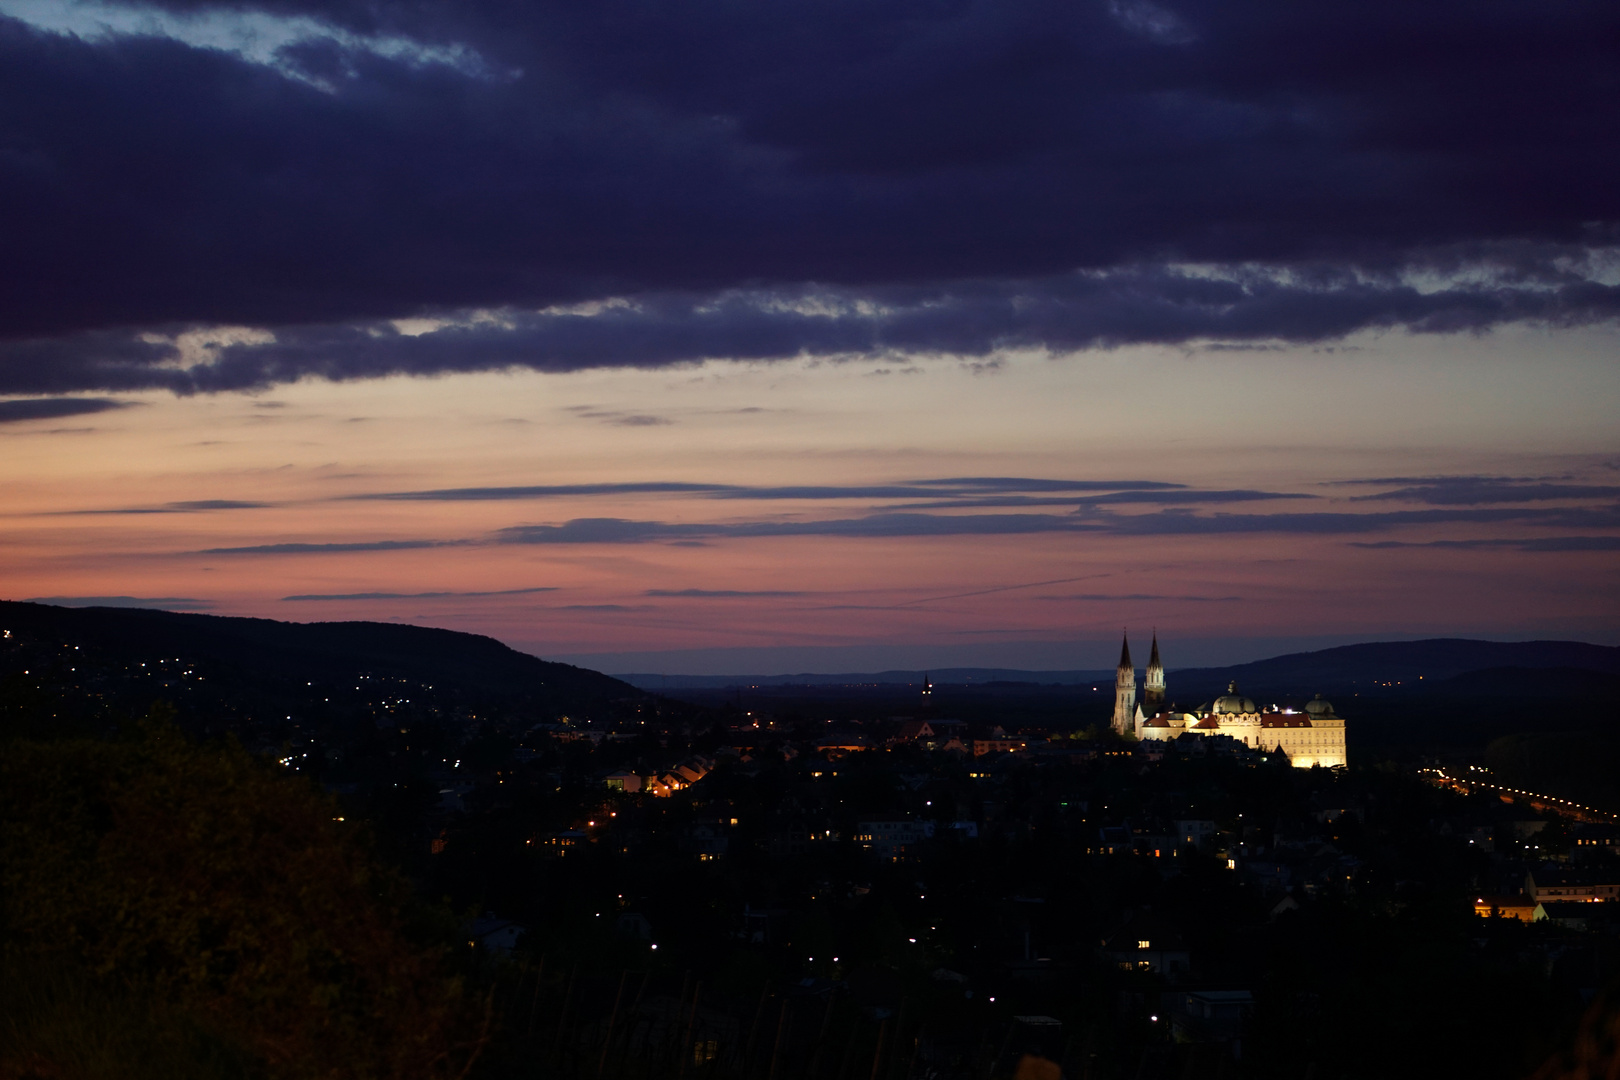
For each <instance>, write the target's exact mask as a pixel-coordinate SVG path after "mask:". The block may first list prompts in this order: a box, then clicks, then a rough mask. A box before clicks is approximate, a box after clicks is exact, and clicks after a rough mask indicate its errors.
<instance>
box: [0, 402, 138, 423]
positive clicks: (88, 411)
mask: <svg viewBox="0 0 1620 1080" xmlns="http://www.w3.org/2000/svg"><path fill="white" fill-rule="evenodd" d="M128 405H129V402H127V401H114V400H112V399H111V398H79V397H65V398H64V397H54V398H20V399H15V400H11V401H0V424H20V423H23V422H25V421H28V420H59V419H61V418H62V417H64V416H90V415H93V414H95V413H102V412H108V411H110V410H113V409H123V408H127V407H128Z"/></svg>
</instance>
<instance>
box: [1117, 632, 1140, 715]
mask: <svg viewBox="0 0 1620 1080" xmlns="http://www.w3.org/2000/svg"><path fill="white" fill-rule="evenodd" d="M1114 731H1115V732H1117V733H1118V734H1120V735H1124V734H1126V733H1127V732H1130V733H1133V734H1134V733H1135V731H1136V667H1135V665H1133V664H1132V663H1131V639H1130V635H1129V634H1126V635H1125V637H1124V643H1123V644H1122V645H1121V647H1120V650H1119V668H1118V670H1117V671H1115V672H1114Z"/></svg>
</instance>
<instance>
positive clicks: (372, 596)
mask: <svg viewBox="0 0 1620 1080" xmlns="http://www.w3.org/2000/svg"><path fill="white" fill-rule="evenodd" d="M556 591H557V586H555V585H541V586H537V587H535V588H532V589H496V590H495V591H493V592H413V593H399V592H358V593H304V594H302V595H299V596H283V597H282V599H283V600H441V599H447V598H461V597H468V596H527V595H528V594H530V593H544V592H556Z"/></svg>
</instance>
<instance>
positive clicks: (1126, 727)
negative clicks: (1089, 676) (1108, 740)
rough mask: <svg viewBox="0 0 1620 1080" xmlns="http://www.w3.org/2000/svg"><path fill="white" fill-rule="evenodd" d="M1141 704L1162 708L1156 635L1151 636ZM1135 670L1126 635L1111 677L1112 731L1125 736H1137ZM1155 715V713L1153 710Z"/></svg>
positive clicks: (1162, 685)
mask: <svg viewBox="0 0 1620 1080" xmlns="http://www.w3.org/2000/svg"><path fill="white" fill-rule="evenodd" d="M1142 704H1143V705H1153V706H1159V705H1163V704H1164V664H1163V662H1162V661H1160V659H1159V634H1158V631H1156V630H1155V631H1154V633H1153V651H1152V655H1150V656H1149V657H1148V667H1147V681H1146V682H1145V684H1144V685H1143V687H1142ZM1140 711H1141V710H1140V709H1138V708H1137V706H1136V666H1135V665H1134V664H1132V663H1131V639H1130V635H1129V634H1128V633H1127V634H1126V635H1125V638H1124V642H1123V644H1122V645H1121V647H1120V650H1119V668H1118V670H1117V671H1116V672H1115V675H1114V722H1113V727H1114V730H1115V731H1117V732H1119V734H1121V735H1124V734H1126V733H1127V732H1129V733H1131V734H1135V733H1136V721H1137V714H1138V713H1139V712H1140ZM1154 711H1155V712H1157V711H1158V710H1157V709H1155V710H1154Z"/></svg>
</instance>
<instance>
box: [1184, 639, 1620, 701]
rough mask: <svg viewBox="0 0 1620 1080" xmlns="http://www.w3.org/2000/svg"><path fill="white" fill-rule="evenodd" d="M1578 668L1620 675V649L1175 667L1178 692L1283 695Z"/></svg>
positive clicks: (1417, 653) (1571, 644) (1359, 653)
mask: <svg viewBox="0 0 1620 1080" xmlns="http://www.w3.org/2000/svg"><path fill="white" fill-rule="evenodd" d="M1510 668H1513V669H1521V670H1551V669H1574V670H1581V671H1588V672H1598V673H1601V674H1604V675H1620V648H1616V647H1613V646H1607V645H1592V644H1589V643H1587V642H1583V641H1511V642H1504V641H1476V640H1472V639H1469V638H1430V639H1428V640H1423V641H1390V642H1383V641H1380V642H1369V643H1366V644H1362V645H1341V646H1338V647H1336V648H1332V649H1322V650H1320V651H1318V652H1307V653H1290V654H1288V655H1285V656H1274V657H1271V658H1269V659H1266V660H1256V661H1253V662H1251V663H1247V664H1235V665H1232V666H1230V667H1219V668H1183V669H1179V670H1177V669H1171V671H1170V672H1169V673H1168V674H1169V682H1170V684H1171V693H1172V695H1175V694H1177V693H1185V691H1186V690H1198V691H1208V692H1218V691H1219V690H1221V689H1224V687H1225V685H1226V684H1228V683H1231V682H1236V683H1237V684H1238V687H1239V689H1242V690H1244V691H1254V692H1264V693H1268V694H1278V695H1299V694H1311V693H1322V694H1327V693H1343V692H1345V691H1353V692H1358V693H1366V692H1368V691H1372V690H1377V689H1382V688H1390V687H1392V686H1403V687H1405V688H1407V689H1414V688H1415V689H1429V687H1428V686H1427V685H1422V686H1420V685H1419V684H1428V683H1436V684H1438V683H1442V682H1448V681H1451V680H1454V679H1457V678H1458V677H1459V676H1463V675H1468V674H1470V673H1473V672H1484V671H1488V670H1494V669H1510Z"/></svg>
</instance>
